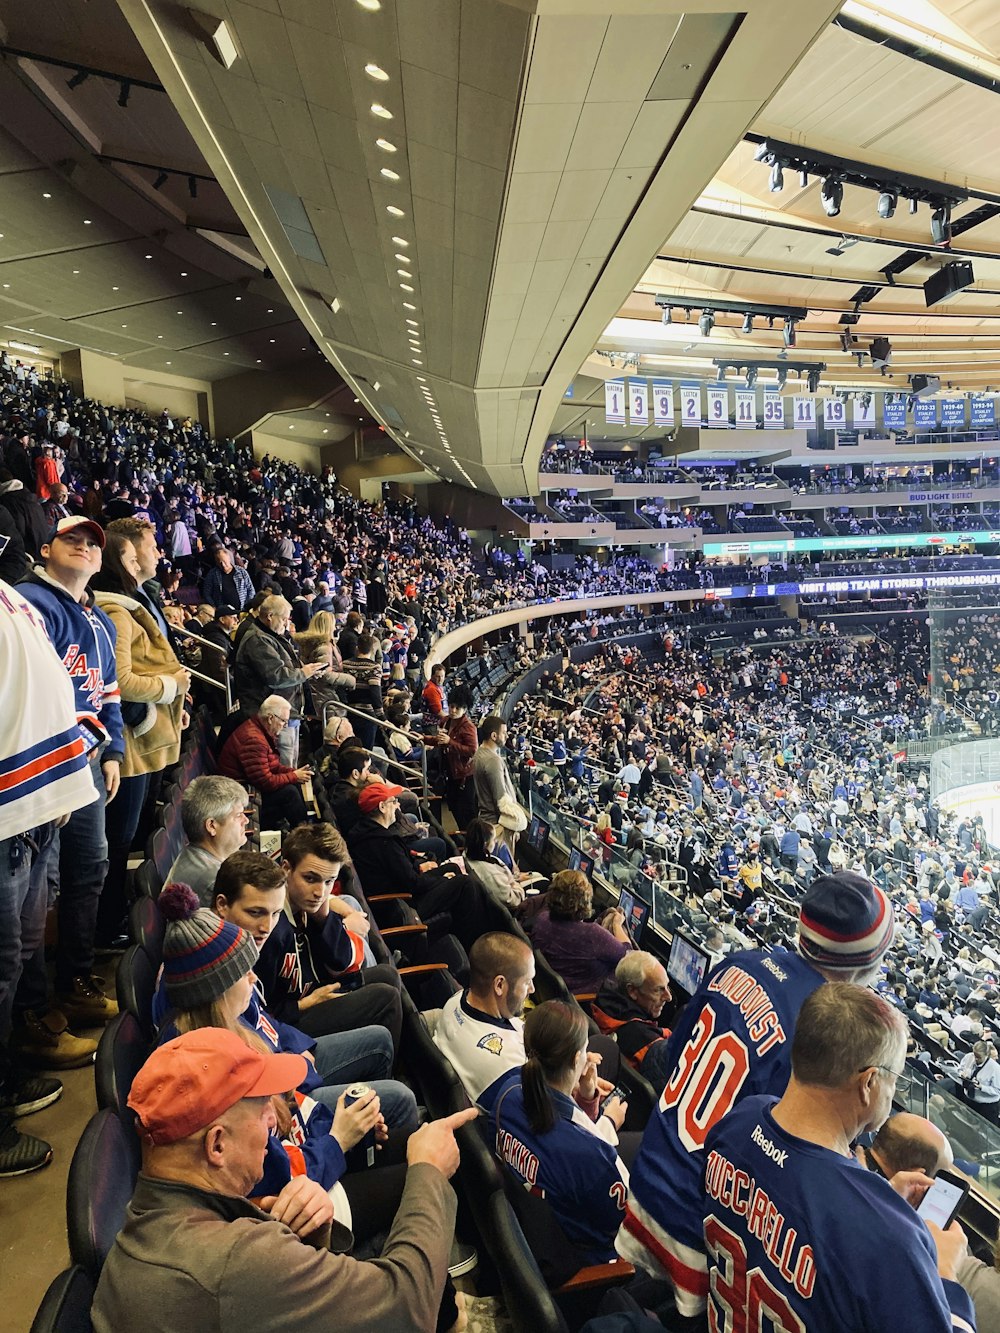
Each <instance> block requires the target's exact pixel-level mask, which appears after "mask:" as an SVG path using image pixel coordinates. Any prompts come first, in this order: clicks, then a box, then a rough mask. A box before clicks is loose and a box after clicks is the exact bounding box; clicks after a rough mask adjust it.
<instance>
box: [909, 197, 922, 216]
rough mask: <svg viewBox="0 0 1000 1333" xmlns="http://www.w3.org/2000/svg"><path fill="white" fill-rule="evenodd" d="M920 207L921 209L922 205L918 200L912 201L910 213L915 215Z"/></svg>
mask: <svg viewBox="0 0 1000 1333" xmlns="http://www.w3.org/2000/svg"><path fill="white" fill-rule="evenodd" d="M919 207H920V205H919V204H918V203H917V201H916V199H911V200H910V212H911V213H915V212H916V211H917V209H918V208H919Z"/></svg>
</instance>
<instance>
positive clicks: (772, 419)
mask: <svg viewBox="0 0 1000 1333" xmlns="http://www.w3.org/2000/svg"><path fill="white" fill-rule="evenodd" d="M784 426H785V400H784V398H782V396H781V394H780V393H779V392H778V390H777V389H765V390H764V429H765V430H767V429H768V428H771V429H772V430H783V429H784Z"/></svg>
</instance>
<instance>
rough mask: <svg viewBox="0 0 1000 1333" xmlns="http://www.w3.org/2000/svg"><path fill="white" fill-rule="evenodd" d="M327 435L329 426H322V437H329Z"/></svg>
mask: <svg viewBox="0 0 1000 1333" xmlns="http://www.w3.org/2000/svg"><path fill="white" fill-rule="evenodd" d="M329 433H330V428H329V426H324V427H323V434H324V435H329Z"/></svg>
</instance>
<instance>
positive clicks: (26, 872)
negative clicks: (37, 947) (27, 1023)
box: [0, 835, 31, 1049]
mask: <svg viewBox="0 0 1000 1333" xmlns="http://www.w3.org/2000/svg"><path fill="white" fill-rule="evenodd" d="M30 872H31V849H30V847H29V846H28V842H27V840H26V839H25V838H24V837H23V835H22V836H18V837H14V838H4V839H3V841H2V842H0V1049H2V1048H4V1047H6V1045H7V1040H8V1038H9V1036H10V1022H11V1014H12V1012H13V1008H14V991H15V989H16V988H17V983H18V980H19V979H20V976H21V967H22V965H23V962H24V958H25V956H26V955H25V952H24V951H23V944H22V922H23V920H24V914H25V907H26V904H27V902H28V894H29V889H30V883H31V873H30Z"/></svg>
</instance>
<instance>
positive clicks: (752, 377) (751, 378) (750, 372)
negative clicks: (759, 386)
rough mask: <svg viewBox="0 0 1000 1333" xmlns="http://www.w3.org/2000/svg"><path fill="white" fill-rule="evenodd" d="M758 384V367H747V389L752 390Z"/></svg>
mask: <svg viewBox="0 0 1000 1333" xmlns="http://www.w3.org/2000/svg"><path fill="white" fill-rule="evenodd" d="M756 383H757V367H756V366H747V388H748V389H752V388H753V386H754V385H755V384H756Z"/></svg>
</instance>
